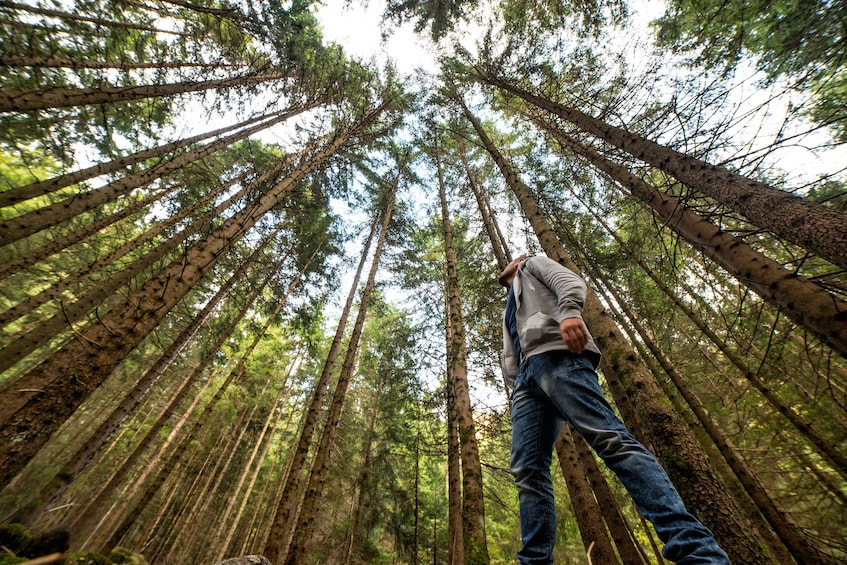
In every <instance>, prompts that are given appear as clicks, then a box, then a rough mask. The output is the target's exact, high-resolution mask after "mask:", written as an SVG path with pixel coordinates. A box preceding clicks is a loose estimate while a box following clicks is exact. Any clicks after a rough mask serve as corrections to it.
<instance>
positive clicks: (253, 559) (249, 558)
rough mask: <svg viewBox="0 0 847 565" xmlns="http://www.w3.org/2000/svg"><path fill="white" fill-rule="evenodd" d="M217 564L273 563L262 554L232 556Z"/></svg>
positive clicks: (264, 564) (260, 564) (258, 564)
mask: <svg viewBox="0 0 847 565" xmlns="http://www.w3.org/2000/svg"><path fill="white" fill-rule="evenodd" d="M215 565H271V562H270V561H268V558H267V557H263V556H261V555H243V556H241V557H230V558H229V559H224V560H223V561H221V562H220V563H216V564H215Z"/></svg>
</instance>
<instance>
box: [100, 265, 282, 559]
mask: <svg viewBox="0 0 847 565" xmlns="http://www.w3.org/2000/svg"><path fill="white" fill-rule="evenodd" d="M279 267H280V264H279V263H277V264H276V265H274V266H273V267H272V268H271V270H270V272H271V273H275V272H276V270H277V269H279ZM261 288H264V285H263V286H262V287H260V288H259V290H261ZM291 288H293V287H289V292H290V290H291ZM286 301H287V296H286V297H285V299H283V300H280V301H279V302H277V305H276V307H275V308H274V311H273V313H272V314H271V315H269V316H268V318H267V320H266V321H265V324H264V326H263V327H262V328H261V329H260V330H259V331H258V332H256V336H255V337H254V338H253V341H252V342H251V343H250V345H249V346H248V347H247V348H246V349H245V350H244V351H243V352H242V353H241V355H240V356H239V359H238V365H237V367H236V368H235V369H233V371H232V373H233V374H234V375H242V374H244V373H245V372H246V368H245V364H246V362H247V360H248V359H249V358H250V355H252V354H253V350H254V349H256V346H257V345H258V344H259V342H260V341H261V339H262V337H263V336H264V335H265V332H267V331H268V328H269V327H270V326H271V324H272V323H273V322H274V320H275V319H276V316H277V314H279V312H281V311H282V308H283V307H284V306H285V303H286ZM252 302H253V300H248V301H247V303H248V304H251V303H252ZM229 333H231V331H230V332H229ZM229 381H230V382H232V377H231V378H230V379H229ZM228 386H229V384H227V385H225V386H223V387H221V389H220V390H219V391H218V393H219V394H218V395H216V396H215V398H214V399H213V400H212V402H210V403H209V404H208V405H207V406H206V408H205V411H204V413H203V414H202V415H201V416H200V417H198V418H197V419H196V420H195V422H194V425H193V426H192V428H191V430H190V431H189V432H188V433H187V434H186V435H185V437H184V438H183V440H182V444H183V445H188V444H189V442H190V441H191V439H192V438H194V437H197V434H198V432H199V430H200V429H201V428H202V426H203V424H204V423H205V422H206V421H207V419H208V414H209V413H211V411H212V409H213V408H214V407H215V405H216V404H217V402H218V401H219V400H220V398H221V396H220V395H222V394H223V392H224V391H225V390H226V388H227V387H228ZM172 433H173V432H172ZM185 451H186V450H184V449H179V450H176V451H174V452H173V454H172V455H171V456H170V458H169V460H168V461H167V463H165V464H164V465H163V466H162V467H161V468H160V471H159V473H158V475H157V477H156V478H155V479H154V480H153V481H151V482H150V483H149V484H148V486H147V488H146V489H145V492H144V494H143V496H142V497H141V499H140V501H139V502H137V503H135V505H134V506H133V507H132V509H131V511H130V512H129V514H128V515H126V516H125V517H124V518H123V521H122V522H121V525H120V526H119V527H118V528H117V529H116V530H114V531H113V532H112V534H111V537H110V538H109V540H108V541H107V542H105V544H103V543H102V542H100V541H99V540H102V539H104V538H103V537H102V536H100V537H99V538H98V542H94V543H92V546H93V547H97V548H99V549H101V550H102V551H106V552H108V551H109V550H111V548H113V547H115V546H116V545H118V544H119V543H120V541H121V539H123V537H124V536H125V535H126V533H127V532H128V531H129V528H130V526H132V524H133V523H134V522H135V520H136V519H137V518H138V516H139V515H140V514H141V511H142V510H143V509H144V507H145V506H146V505H147V504H148V503H149V502H150V500H151V499H152V498H153V495H155V494H156V491H158V490H159V488H161V486H162V485H163V484H164V482H165V480H166V479H167V475H168V471H169V469H174V468H176V467H177V465H178V464H179V463H180V460H181V458H182V457H183V455H184V453H185ZM127 506H131V504H127Z"/></svg>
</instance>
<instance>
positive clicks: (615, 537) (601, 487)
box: [571, 433, 652, 565]
mask: <svg viewBox="0 0 847 565" xmlns="http://www.w3.org/2000/svg"><path fill="white" fill-rule="evenodd" d="M571 437H572V438H573V442H574V446H575V448H576V452H577V454H578V457H579V460H580V461H581V462H582V469H583V471H584V472H585V476H586V477H587V478H588V482H589V484H590V485H591V490H592V491H593V492H594V497H595V498H596V499H597V504H598V505H599V507H600V512H601V513H602V514H603V520H604V521H605V522H606V527H607V528H608V529H609V536H610V537H611V538H612V542H613V543H614V545H615V549H617V551H618V554H619V555H620V557H621V560H622V561H623V563H624V565H629V564H630V563H634V564H637V565H641V564H642V561H644V562H647V561H649V560H648V559H647V558H646V556H643V552H642V551H641V548H640V546H639V545H638V543H637V542H636V540H635V536H634V535H633V532H632V528H631V527H630V526H629V524H628V523H627V521H626V519H625V518H624V516H623V513H622V511H621V507H620V504H618V501H617V500H616V499H615V497H614V494H613V493H612V489H611V488H610V487H609V483H608V481H606V477H605V476H604V475H603V471H602V470H601V469H600V465H599V464H598V463H597V459H596V458H595V456H594V452H592V451H591V446H589V445H588V442H586V441H585V440H584V439H583V438H582V436H580V435H579V434H573V433H572V434H571ZM647 535H648V536H650V537H651V540H652V533H651V532H650V531H649V530H648V532H647ZM642 557H643V560H642Z"/></svg>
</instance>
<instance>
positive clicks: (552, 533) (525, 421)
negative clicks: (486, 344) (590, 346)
mask: <svg viewBox="0 0 847 565" xmlns="http://www.w3.org/2000/svg"><path fill="white" fill-rule="evenodd" d="M524 368H525V366H524V367H521V373H520V375H519V376H518V380H517V383H516V384H515V390H514V392H513V394H512V454H511V461H510V468H511V471H512V474H513V475H514V477H515V485H516V486H517V487H518V501H519V507H520V521H521V541H522V542H523V547H522V548H521V550H520V551H519V552H518V561H519V562H520V563H521V565H529V564H544V565H546V564H549V563H552V562H553V546H554V545H555V543H556V506H555V502H554V500H553V483H552V478H551V476H550V463H551V461H552V453H553V442H554V441H555V440H556V436H557V435H558V433H559V430H560V429H561V427H562V425H563V423H564V421H563V420H562V419H561V418H560V417H559V416H558V413H557V411H556V410H555V409H554V408H553V407H552V406H551V405H550V403H549V401H548V400H547V398H546V397H545V396H544V394H543V393H542V392H541V391H540V390H539V389H538V387H537V386H536V385H535V384H534V383H533V382H530V380H529V379H527V378H526V375H525V372H524Z"/></svg>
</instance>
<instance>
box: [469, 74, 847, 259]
mask: <svg viewBox="0 0 847 565" xmlns="http://www.w3.org/2000/svg"><path fill="white" fill-rule="evenodd" d="M492 71H493V69H492ZM495 72H496V71H493V72H488V71H487V70H481V69H476V73H475V78H476V79H477V80H479V81H481V82H484V83H487V84H490V85H492V86H495V87H497V88H500V89H502V90H504V91H506V92H510V93H512V94H514V95H516V96H518V97H520V98H522V99H523V100H525V101H527V102H529V103H530V104H533V105H535V106H537V107H539V108H541V109H543V110H545V111H547V112H550V113H551V114H553V115H555V116H558V117H560V118H562V119H565V120H567V121H569V122H570V123H572V124H574V125H575V126H577V127H578V128H580V129H582V130H583V131H585V132H588V133H590V134H592V135H595V136H597V137H599V138H601V139H603V140H605V141H607V142H608V143H610V144H612V145H613V146H615V147H618V148H619V149H622V150H624V151H626V152H627V153H630V154H631V155H633V156H634V157H637V158H638V159H641V160H642V161H644V162H646V163H649V164H651V165H653V166H654V167H656V168H658V169H660V170H662V171H664V172H666V173H668V174H669V175H671V176H673V177H675V178H676V179H678V180H679V181H680V182H682V183H684V184H686V185H688V186H690V187H691V188H693V189H695V190H698V191H700V192H702V193H703V194H706V195H708V196H710V197H712V198H714V199H715V200H717V201H718V202H720V203H721V204H724V205H725V206H727V207H729V208H730V209H732V210H735V211H736V212H738V213H740V214H742V215H743V216H745V217H746V218H747V219H749V220H750V221H751V222H752V223H753V224H755V225H757V226H759V227H760V228H764V229H766V230H768V231H770V232H772V233H774V234H776V235H778V236H779V237H781V238H783V239H785V240H786V241H790V242H792V243H793V244H795V245H797V246H799V247H802V248H804V249H808V250H809V251H812V252H813V253H816V254H817V255H819V256H820V257H823V258H824V259H826V260H827V261H829V262H831V263H833V264H834V265H838V266H839V267H842V268H847V254H845V253H844V250H845V249H847V215H845V214H844V213H843V212H839V211H837V210H833V209H832V208H827V207H825V206H823V205H821V204H819V203H817V202H813V201H811V200H806V199H804V198H800V197H798V196H795V195H793V194H791V193H789V192H785V191H782V190H777V189H775V188H772V187H770V186H768V185H766V184H764V183H761V182H758V181H754V180H752V179H749V178H746V177H743V176H741V175H739V174H736V173H733V172H730V171H728V170H726V169H723V168H721V167H717V166H715V165H710V164H709V163H706V162H705V161H702V160H700V159H696V158H694V157H691V156H689V155H686V154H684V153H680V152H678V151H675V150H673V149H671V148H669V147H665V146H662V145H659V144H658V143H655V142H653V141H649V140H647V139H645V138H643V137H641V136H639V135H637V134H634V133H630V132H628V131H626V130H623V129H621V128H618V127H615V126H611V125H609V124H607V123H605V122H603V121H602V120H599V119H597V118H592V117H590V116H588V115H586V114H583V113H582V112H580V111H579V110H577V109H575V108H571V107H568V106H564V105H562V104H559V103H556V102H553V101H552V100H549V99H547V98H544V97H542V96H539V95H537V94H533V93H532V92H529V91H527V90H525V89H522V88H520V87H518V86H516V85H514V84H512V83H510V82H509V81H508V80H505V79H503V78H501V77H498V76H496V74H495Z"/></svg>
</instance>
